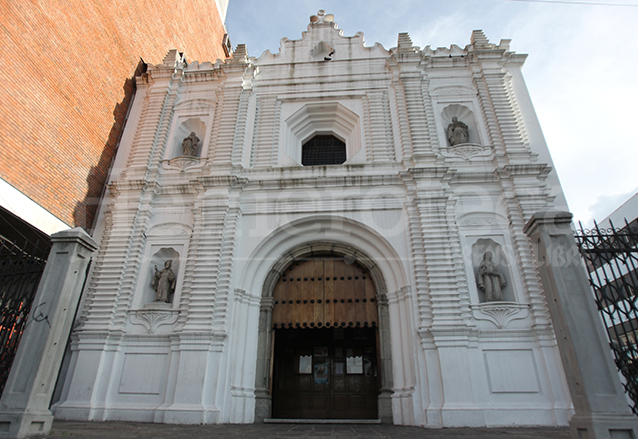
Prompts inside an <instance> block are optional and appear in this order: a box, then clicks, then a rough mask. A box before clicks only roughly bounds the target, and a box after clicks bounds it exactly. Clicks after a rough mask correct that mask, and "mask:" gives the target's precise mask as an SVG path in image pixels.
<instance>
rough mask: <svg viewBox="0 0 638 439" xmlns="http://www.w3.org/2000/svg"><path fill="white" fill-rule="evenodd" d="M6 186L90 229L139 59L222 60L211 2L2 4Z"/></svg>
mask: <svg viewBox="0 0 638 439" xmlns="http://www.w3.org/2000/svg"><path fill="white" fill-rule="evenodd" d="M0 23H1V24H2V29H0V38H1V39H2V40H1V41H2V51H3V53H2V69H0V78H1V80H2V85H1V86H0V102H1V103H2V105H0V121H2V124H1V126H0V177H1V178H3V179H4V180H6V181H7V182H9V183H10V184H12V185H13V186H14V187H16V188H17V189H18V190H20V191H21V192H22V193H24V194H25V195H26V196H28V197H30V198H31V199H32V200H34V201H35V202H37V203H38V204H40V205H41V206H42V207H44V208H45V209H47V210H48V211H49V212H51V213H52V214H53V215H55V216H56V217H58V218H59V219H60V220H62V221H63V222H65V223H67V224H68V225H70V226H81V227H85V228H90V227H91V224H92V221H93V216H94V214H95V207H96V203H97V201H98V200H99V197H100V195H101V193H102V189H103V186H104V181H105V178H106V175H107V173H108V169H109V166H110V163H111V159H112V157H113V153H114V150H115V147H116V145H117V141H118V139H119V136H120V133H121V130H122V126H123V123H124V118H125V115H126V112H127V109H128V106H129V102H130V99H131V97H132V93H133V81H132V78H133V76H134V73H135V70H136V69H137V68H139V67H140V58H142V59H143V60H144V61H145V62H148V63H151V64H158V63H161V62H162V59H163V57H164V55H165V54H166V52H167V51H168V50H169V49H173V48H175V49H178V50H179V51H180V52H184V53H185V54H186V57H187V59H188V61H189V62H190V61H194V60H198V61H213V62H214V61H215V60H217V59H218V58H224V57H225V56H224V51H223V49H222V44H221V43H222V37H223V35H224V32H225V30H224V26H223V23H222V22H221V19H220V17H219V14H218V11H217V7H216V6H215V2H214V0H189V1H188V2H186V1H177V2H175V1H167V0H81V1H80V0H65V1H64V2H56V1H36V0H20V1H14V0H0Z"/></svg>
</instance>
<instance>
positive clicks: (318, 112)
mask: <svg viewBox="0 0 638 439" xmlns="http://www.w3.org/2000/svg"><path fill="white" fill-rule="evenodd" d="M284 125H285V126H284V129H285V131H284V153H285V154H286V155H287V156H288V157H290V158H291V159H292V160H293V161H294V162H296V163H297V164H298V165H299V164H301V145H302V144H303V143H305V142H306V141H308V140H310V139H311V138H312V137H313V136H315V135H317V134H332V135H334V136H336V137H337V138H339V139H340V140H341V141H343V142H344V143H345V144H346V163H347V162H348V160H349V159H350V158H351V157H353V156H354V155H355V154H356V153H357V152H359V151H360V150H361V126H360V118H359V116H358V115H357V114H356V113H355V112H353V111H352V110H350V109H348V108H346V107H345V106H344V105H342V104H341V103H339V102H320V103H312V104H307V105H304V106H303V107H302V108H300V109H299V110H297V111H296V112H295V113H294V114H293V115H292V116H290V117H289V118H288V119H286V121H285V124H284Z"/></svg>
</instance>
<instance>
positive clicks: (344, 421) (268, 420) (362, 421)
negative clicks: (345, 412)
mask: <svg viewBox="0 0 638 439" xmlns="http://www.w3.org/2000/svg"><path fill="white" fill-rule="evenodd" d="M264 424H381V419H280V418H266V419H264Z"/></svg>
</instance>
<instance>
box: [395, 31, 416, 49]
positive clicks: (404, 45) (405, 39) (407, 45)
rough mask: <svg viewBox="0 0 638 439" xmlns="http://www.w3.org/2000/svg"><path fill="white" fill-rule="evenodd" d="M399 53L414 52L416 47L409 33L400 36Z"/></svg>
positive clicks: (402, 33)
mask: <svg viewBox="0 0 638 439" xmlns="http://www.w3.org/2000/svg"><path fill="white" fill-rule="evenodd" d="M397 47H398V49H399V53H404V52H414V46H413V45H412V38H410V34H408V33H407V32H401V33H400V34H399V41H398V42H397Z"/></svg>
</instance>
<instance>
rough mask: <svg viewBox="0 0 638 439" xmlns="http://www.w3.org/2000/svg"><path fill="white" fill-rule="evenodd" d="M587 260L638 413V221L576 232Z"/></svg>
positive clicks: (598, 301)
mask: <svg viewBox="0 0 638 439" xmlns="http://www.w3.org/2000/svg"><path fill="white" fill-rule="evenodd" d="M575 238H576V242H577V244H578V248H579V250H580V253H581V255H582V256H583V258H584V259H585V264H586V265H587V271H588V273H589V282H590V284H591V286H592V288H593V289H594V294H595V299H596V305H597V306H598V310H599V311H600V313H601V315H602V318H603V321H604V323H605V326H606V328H607V334H608V335H609V341H610V345H611V349H612V351H613V353H614V357H615V361H616V366H617V367H618V370H620V372H621V373H622V375H623V376H624V377H625V381H626V382H625V383H624V387H625V391H626V392H627V394H628V395H629V397H630V398H631V400H632V401H633V406H632V410H633V412H634V414H636V415H638V345H637V344H636V342H637V339H638V303H637V302H636V301H637V300H638V297H637V296H636V292H637V290H638V224H637V222H636V221H633V222H632V223H631V224H628V223H626V222H625V227H622V228H615V227H614V225H613V223H611V228H609V229H605V228H600V227H599V226H598V225H595V226H594V228H592V229H584V228H583V226H582V224H580V230H577V231H576V233H575Z"/></svg>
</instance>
